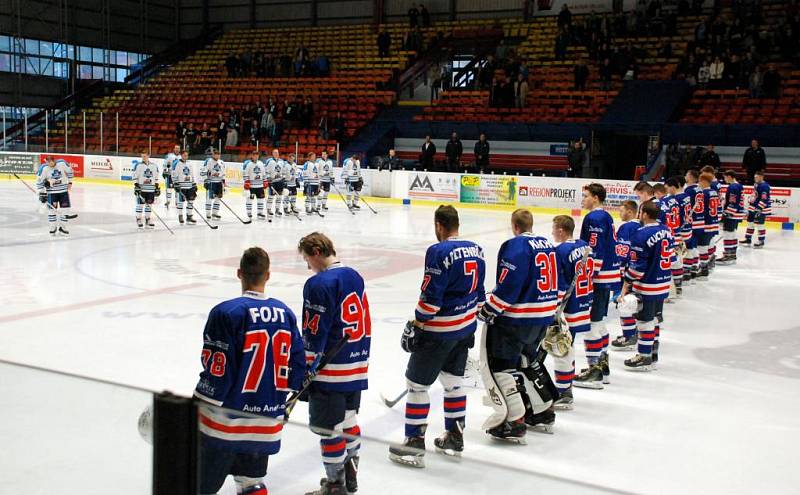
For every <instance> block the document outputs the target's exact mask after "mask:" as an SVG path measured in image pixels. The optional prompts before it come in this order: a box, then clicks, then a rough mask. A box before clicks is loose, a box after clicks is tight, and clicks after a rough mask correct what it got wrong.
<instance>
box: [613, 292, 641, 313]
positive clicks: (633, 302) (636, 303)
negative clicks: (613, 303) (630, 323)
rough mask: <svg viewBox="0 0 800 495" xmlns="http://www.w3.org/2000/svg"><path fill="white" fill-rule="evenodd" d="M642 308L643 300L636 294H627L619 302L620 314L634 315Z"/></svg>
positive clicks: (618, 309)
mask: <svg viewBox="0 0 800 495" xmlns="http://www.w3.org/2000/svg"><path fill="white" fill-rule="evenodd" d="M640 309H641V301H640V300H639V298H638V297H636V296H635V295H634V294H626V295H625V297H623V298H622V299H620V300H619V302H618V303H617V311H619V315H620V316H633V315H635V314H636V313H638V312H639V310H640Z"/></svg>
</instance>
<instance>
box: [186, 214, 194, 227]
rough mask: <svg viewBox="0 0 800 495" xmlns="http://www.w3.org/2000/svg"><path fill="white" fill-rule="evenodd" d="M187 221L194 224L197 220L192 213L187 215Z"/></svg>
mask: <svg viewBox="0 0 800 495" xmlns="http://www.w3.org/2000/svg"><path fill="white" fill-rule="evenodd" d="M186 223H190V224H192V225H194V224H196V223H197V220H195V219H194V217H193V216H191V215H186Z"/></svg>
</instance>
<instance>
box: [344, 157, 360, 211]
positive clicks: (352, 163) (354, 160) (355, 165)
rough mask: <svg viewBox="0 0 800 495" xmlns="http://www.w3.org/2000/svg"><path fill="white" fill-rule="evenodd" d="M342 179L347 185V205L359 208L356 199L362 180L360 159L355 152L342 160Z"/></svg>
mask: <svg viewBox="0 0 800 495" xmlns="http://www.w3.org/2000/svg"><path fill="white" fill-rule="evenodd" d="M342 179H344V182H345V184H346V186H347V205H348V206H349V207H350V208H352V209H354V210H360V209H361V207H360V206H358V199H359V198H360V197H361V188H362V187H363V186H364V180H363V179H362V177H361V160H359V157H358V154H357V153H356V154H354V155H353V156H351V157H350V158H348V159H347V160H345V161H344V168H343V169H342Z"/></svg>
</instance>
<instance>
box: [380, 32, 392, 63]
mask: <svg viewBox="0 0 800 495" xmlns="http://www.w3.org/2000/svg"><path fill="white" fill-rule="evenodd" d="M377 43H378V56H379V57H388V56H389V47H390V46H392V37H391V36H389V33H387V32H386V30H385V29H381V32H380V33H379V34H378V40H377Z"/></svg>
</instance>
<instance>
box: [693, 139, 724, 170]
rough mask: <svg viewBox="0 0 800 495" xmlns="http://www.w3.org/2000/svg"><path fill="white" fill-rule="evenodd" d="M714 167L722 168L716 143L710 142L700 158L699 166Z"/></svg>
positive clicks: (716, 168)
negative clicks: (715, 147)
mask: <svg viewBox="0 0 800 495" xmlns="http://www.w3.org/2000/svg"><path fill="white" fill-rule="evenodd" d="M706 166H708V167H714V170H719V168H720V161H719V155H718V154H717V152H716V151H714V145H713V144H709V145H708V146H706V150H705V152H704V153H703V154H702V155H701V156H700V160H699V162H698V164H697V168H703V167H706Z"/></svg>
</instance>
